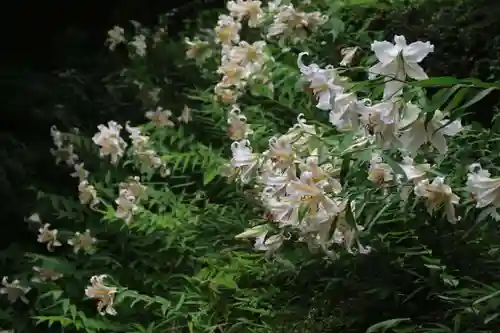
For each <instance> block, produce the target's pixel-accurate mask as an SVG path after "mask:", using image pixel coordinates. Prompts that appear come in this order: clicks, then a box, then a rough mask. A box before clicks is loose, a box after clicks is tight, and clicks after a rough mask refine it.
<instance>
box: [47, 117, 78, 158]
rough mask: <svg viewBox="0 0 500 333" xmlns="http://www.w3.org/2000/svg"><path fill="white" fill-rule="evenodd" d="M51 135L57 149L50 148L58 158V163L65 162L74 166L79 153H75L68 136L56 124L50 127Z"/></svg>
mask: <svg viewBox="0 0 500 333" xmlns="http://www.w3.org/2000/svg"><path fill="white" fill-rule="evenodd" d="M50 135H51V136H52V141H53V142H54V145H55V146H56V148H55V149H50V152H51V154H52V155H53V156H54V157H55V159H56V164H59V163H61V162H64V163H66V164H67V165H68V166H74V165H75V163H76V161H77V160H78V155H76V154H75V148H74V146H73V144H72V143H71V142H70V140H69V138H68V136H66V135H64V134H63V133H61V132H60V131H59V130H58V129H57V127H56V126H52V127H51V128H50Z"/></svg>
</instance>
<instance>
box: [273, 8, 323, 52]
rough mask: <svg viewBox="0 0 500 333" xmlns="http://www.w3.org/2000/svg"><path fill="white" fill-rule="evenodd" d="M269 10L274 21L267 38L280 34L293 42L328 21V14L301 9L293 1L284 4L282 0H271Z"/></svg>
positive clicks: (301, 38)
mask: <svg viewBox="0 0 500 333" xmlns="http://www.w3.org/2000/svg"><path fill="white" fill-rule="evenodd" d="M268 11H269V12H270V13H272V14H273V22H272V24H271V25H270V26H269V29H268V31H267V38H272V37H276V36H279V37H281V38H288V39H290V40H291V41H292V42H293V43H296V42H298V41H300V40H303V39H304V38H306V37H307V35H308V33H310V32H312V31H314V30H316V29H317V28H318V26H320V25H322V24H324V23H326V22H327V21H328V16H326V15H322V14H321V13H320V12H317V11H315V12H310V13H306V12H303V11H299V10H297V9H296V8H295V7H294V6H293V4H292V3H289V4H286V5H282V4H281V0H275V1H271V2H269V4H268Z"/></svg>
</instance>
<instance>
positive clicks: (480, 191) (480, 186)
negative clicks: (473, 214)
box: [467, 165, 500, 208]
mask: <svg viewBox="0 0 500 333" xmlns="http://www.w3.org/2000/svg"><path fill="white" fill-rule="evenodd" d="M474 166H475V167H476V168H475V169H476V170H474V171H471V172H470V173H469V174H468V176H467V190H468V191H469V193H470V194H471V196H472V198H473V199H474V200H475V201H476V202H477V204H476V207H477V208H484V207H486V206H489V205H492V206H494V207H496V208H498V207H500V178H491V177H490V174H489V172H488V171H487V170H483V169H482V168H481V166H480V165H474Z"/></svg>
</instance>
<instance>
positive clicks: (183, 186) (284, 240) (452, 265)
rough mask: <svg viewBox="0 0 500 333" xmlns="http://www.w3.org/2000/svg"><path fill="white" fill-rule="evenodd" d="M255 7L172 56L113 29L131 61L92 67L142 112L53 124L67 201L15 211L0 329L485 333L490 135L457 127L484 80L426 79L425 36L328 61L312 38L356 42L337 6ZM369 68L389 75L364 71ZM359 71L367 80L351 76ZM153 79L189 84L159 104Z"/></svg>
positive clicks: (489, 303) (138, 34) (491, 257)
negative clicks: (21, 221)
mask: <svg viewBox="0 0 500 333" xmlns="http://www.w3.org/2000/svg"><path fill="white" fill-rule="evenodd" d="M250 4H254V5H257V3H252V2H250ZM233 5H234V3H233ZM240 5H241V4H240ZM247 5H248V4H247ZM271 7H272V6H271ZM257 9H258V8H253V10H252V11H251V12H250V14H252V15H255V16H254V17H252V19H251V20H247V17H245V15H243V14H244V13H245V11H244V7H241V6H240V7H238V6H234V7H232V6H231V4H230V5H229V10H230V12H231V16H227V15H225V14H222V15H221V16H219V21H218V22H217V26H216V28H215V29H212V30H209V31H206V30H201V31H200V32H199V33H198V34H197V36H195V37H196V38H193V39H191V40H189V41H188V43H187V53H186V54H187V56H188V58H189V60H185V59H184V55H183V54H181V52H180V51H181V50H180V49H179V48H176V47H175V45H177V44H175V43H174V42H173V41H172V40H171V39H169V37H168V34H167V33H166V32H165V31H164V30H162V29H161V28H162V26H160V27H155V28H154V29H146V28H144V27H142V26H140V25H139V24H137V23H134V25H133V27H130V29H129V27H126V28H127V30H126V31H124V30H122V28H119V27H115V28H114V29H113V30H112V31H110V37H111V39H110V40H109V42H110V43H111V45H113V46H112V48H115V47H116V51H117V52H122V53H124V54H126V55H127V56H128V57H129V58H130V62H129V64H128V66H127V67H126V68H125V69H124V70H123V71H121V72H120V75H110V76H109V78H108V82H109V84H108V87H109V94H110V96H112V97H113V99H115V100H118V101H119V100H121V99H122V98H123V97H124V96H128V95H129V94H133V95H134V96H135V99H134V101H133V103H137V104H133V105H138V110H140V112H138V116H137V119H130V121H128V122H125V123H123V124H121V125H120V124H118V123H116V122H114V121H109V122H105V123H104V124H103V125H101V126H100V127H99V128H98V131H97V132H95V131H92V132H87V131H85V130H80V131H78V132H71V131H67V132H59V131H58V130H57V128H52V130H51V134H52V137H53V140H54V145H55V147H54V150H53V154H54V155H55V156H54V157H56V158H58V159H59V161H58V162H62V163H64V162H65V163H66V164H67V165H68V166H69V167H70V168H68V169H69V170H68V173H72V174H71V176H72V177H73V178H76V179H75V188H76V190H75V193H73V194H72V195H56V194H54V193H44V192H43V191H39V204H40V205H39V208H38V209H37V210H36V213H35V214H33V215H31V217H30V218H28V221H29V223H30V225H31V226H32V227H33V231H34V233H36V231H37V229H38V233H39V235H38V243H40V244H38V245H39V246H38V247H37V246H36V245H35V242H34V241H33V245H31V247H29V248H22V249H19V248H16V247H14V246H13V247H10V248H9V249H7V250H6V251H5V252H3V254H4V255H3V256H2V260H3V263H4V264H5V267H8V270H6V275H7V276H6V278H5V279H4V281H3V284H4V287H3V289H2V292H3V293H4V294H6V295H7V298H5V297H4V298H2V299H0V301H1V302H5V305H7V304H8V303H9V302H8V301H9V300H10V301H14V302H12V306H11V307H7V306H3V307H2V309H7V310H0V323H1V325H2V327H5V328H13V329H15V330H16V331H22V332H31V331H35V330H37V331H38V330H40V329H41V328H42V329H49V328H52V329H54V330H65V331H70V332H73V331H75V332H76V331H86V332H97V331H116V332H155V331H171V332H185V331H189V332H235V331H242V332H329V331H332V332H333V331H340V330H342V331H345V332H363V331H366V332H384V331H389V330H393V331H394V332H400V333H402V332H421V333H430V332H434V333H437V332H440V333H441V332H442V333H444V332H453V331H455V332H458V331H475V332H480V331H483V332H489V331H493V330H494V327H497V326H498V318H497V317H498V316H497V311H498V310H497V308H498V298H497V295H498V291H497V290H498V285H497V281H498V273H497V270H498V264H497V262H498V259H499V258H498V244H499V239H498V233H497V231H498V226H497V224H496V221H495V220H498V219H500V217H499V216H498V214H497V212H496V207H497V205H498V202H499V201H498V199H497V198H498V193H497V187H498V186H497V183H498V180H497V179H491V178H490V174H489V172H488V171H487V170H489V171H491V173H492V174H493V175H496V174H498V167H497V166H498V165H499V163H500V161H499V160H498V157H497V155H498V154H496V152H498V148H499V147H498V143H497V142H498V141H499V140H498V135H497V134H496V133H495V132H494V131H490V130H486V129H482V128H480V127H476V126H466V127H465V128H464V127H462V125H461V122H460V117H461V116H463V115H464V113H465V111H467V110H468V108H469V107H471V106H474V105H476V103H479V102H481V101H482V100H484V98H485V97H487V96H488V94H489V93H490V92H491V91H492V90H493V89H497V88H498V87H499V85H498V84H492V83H487V82H482V81H478V80H471V79H463V80H461V79H457V78H454V77H447V78H431V79H426V77H425V73H424V74H423V72H422V71H421V70H420V67H418V66H419V65H418V64H417V63H418V62H420V60H421V59H417V60H415V58H419V57H415V58H413V60H412V57H411V56H412V54H408V53H411V51H412V50H415V48H419V51H420V52H421V53H420V54H421V57H420V58H424V56H427V55H428V54H429V53H430V55H428V57H427V58H429V59H431V58H432V57H433V55H434V53H437V52H438V51H437V48H436V50H434V52H431V51H432V49H433V46H432V45H431V44H429V43H423V42H420V43H416V44H411V46H410V47H409V48H404V51H403V55H405V56H406V58H403V56H402V55H401V53H400V52H390V51H389V49H388V48H390V50H392V51H394V49H393V47H394V45H391V44H389V43H387V42H385V43H383V42H379V43H374V44H373V47H372V48H373V49H375V50H377V54H376V56H377V57H374V56H373V55H372V54H371V53H372V52H371V51H370V50H369V49H368V48H367V47H366V45H365V44H363V43H360V44H359V47H360V50H359V51H358V50H357V49H346V50H344V56H345V57H344V59H343V64H342V65H338V66H337V65H335V67H327V66H325V65H324V60H323V59H328V57H326V56H325V57H323V55H324V54H328V55H330V56H331V54H332V53H333V52H334V49H335V47H332V46H331V45H330V44H329V43H331V44H333V45H342V46H356V45H346V44H345V41H346V40H347V39H348V36H351V35H349V34H350V33H351V32H350V25H349V24H348V23H347V24H344V23H342V21H341V20H339V19H337V18H336V13H337V10H339V9H342V7H338V4H333V5H332V4H331V3H330V2H329V1H325V2H324V3H323V2H320V1H318V2H315V3H314V4H304V3H302V4H301V5H300V6H298V7H297V8H294V7H290V6H288V7H287V4H283V5H281V6H279V7H278V8H275V9H272V8H270V7H268V8H265V11H264V12H262V13H261V12H260V11H258V10H257ZM273 10H276V11H277V12H279V14H278V13H277V15H271V14H275V13H273V12H272V11H273ZM322 13H327V14H328V17H324V16H322ZM246 14H249V13H248V12H247V13H246ZM290 19H293V20H292V21H293V23H294V24H292V23H291V22H290ZM304 21H305V22H307V26H306V24H305V23H304ZM297 22H298V23H297ZM239 24H242V28H241V31H240V26H239ZM301 24H302V25H301ZM297 36H299V38H294V37H297ZM357 36H358V38H357V40H360V41H362V40H365V41H366V42H368V39H367V38H370V34H364V33H363V31H358V35H357ZM238 38H241V39H242V40H245V41H248V42H249V43H253V42H257V43H256V44H252V45H253V47H255V48H254V49H252V48H250V46H251V45H249V44H245V43H241V44H239V45H235V42H236V41H237V39H238ZM391 39H392V36H391ZM396 40H397V41H398V42H399V43H402V40H401V38H397V39H396ZM325 41H327V43H326V46H325V45H324V44H325V43H323V42H325ZM412 41H413V40H410V39H409V38H408V43H409V44H410V43H411V42H412ZM371 42H373V41H371V40H370V44H371ZM435 43H436V44H437V42H435ZM221 44H222V45H221ZM182 51H183V52H184V50H182ZM304 51H307V52H309V54H308V55H306V54H304V53H303V52H304ZM183 52H182V53H183ZM357 52H359V53H357ZM356 53H357V54H358V55H357V57H356ZM349 55H354V57H353V58H352V59H349ZM335 57H337V58H339V59H340V58H341V57H339V55H338V54H335ZM391 57H392V58H391ZM310 58H313V59H310ZM385 58H390V59H392V60H393V62H392V64H398V65H404V66H403V67H401V66H395V67H394V66H393V67H391V66H389V65H390V64H389V63H386V65H387V66H386V67H382V69H384V70H385V71H384V72H382V70H381V64H380V63H379V60H384V59H385ZM165 59H168V62H166V61H165ZM306 59H307V61H306ZM228 60H229V61H228ZM338 62H339V61H336V62H332V63H334V64H337V63H338ZM306 63H307V64H310V65H305V64H306ZM373 65H375V67H373ZM369 66H372V67H370V69H368V71H371V72H372V73H373V72H374V71H375V70H376V69H377V68H378V71H379V74H381V75H379V76H377V77H370V78H369V79H368V80H367V79H366V72H367V67H369ZM409 66H412V67H409ZM297 67H298V68H297ZM424 68H425V67H424ZM401 69H402V70H401ZM409 69H413V71H410V70H409ZM392 75H395V78H392V79H391V76H392ZM190 77H193V81H188V80H190V79H189V78H190ZM195 79H196V81H195ZM169 82H177V83H185V82H195V83H196V84H193V85H190V84H178V85H177V88H178V90H176V91H172V90H168V89H167V88H168V87H171V86H169V85H168V84H169ZM428 89H432V91H433V94H432V95H429V94H428V91H427V90H428ZM318 109H319V110H318ZM440 110H442V111H440ZM143 115H145V116H146V118H148V120H149V121H148V122H146V123H145V124H142V125H135V124H137V123H140V122H142V120H141V118H142V116H143ZM270 138H271V139H270ZM75 153H76V154H77V155H78V156H75V155H74V154H75ZM56 162H57V160H56ZM81 162H83V163H84V165H81V164H79V163H81ZM477 163H480V164H481V165H482V167H480V165H479V164H477ZM471 164H472V165H473V168H470V167H469V166H470V165H471ZM82 167H84V168H82ZM483 167H484V169H483ZM86 170H88V172H86ZM46 223H50V225H47V224H46ZM56 230H57V231H56ZM34 237H35V235H34V234H33V236H32V238H34ZM93 237H95V239H94V238H93ZM245 239H250V240H252V241H253V247H254V249H255V250H256V251H257V253H252V251H251V247H250V243H248V242H246V241H245ZM259 252H260V253H259ZM15 279H18V280H19V281H18V282H13V280H15ZM84 295H86V296H87V297H84ZM90 299H92V300H94V301H96V303H97V304H92V301H91V300H90ZM95 305H96V306H97V309H96V306H95ZM99 312H101V313H102V316H100V315H99V314H98V313H99ZM115 312H116V313H115Z"/></svg>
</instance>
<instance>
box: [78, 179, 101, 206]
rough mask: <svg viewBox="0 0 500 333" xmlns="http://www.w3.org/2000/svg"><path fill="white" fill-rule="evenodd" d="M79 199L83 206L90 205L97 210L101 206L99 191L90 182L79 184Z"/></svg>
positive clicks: (83, 181) (84, 181)
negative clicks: (98, 205) (96, 207)
mask: <svg viewBox="0 0 500 333" xmlns="http://www.w3.org/2000/svg"><path fill="white" fill-rule="evenodd" d="M78 198H79V199H80V203H81V204H82V205H89V206H90V208H95V206H97V204H99V202H100V201H99V198H98V197H97V190H96V189H95V187H94V186H93V185H90V184H89V182H88V180H82V181H81V182H80V184H78Z"/></svg>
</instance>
